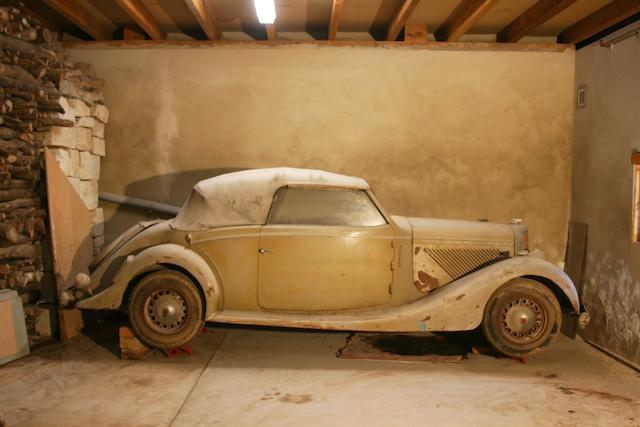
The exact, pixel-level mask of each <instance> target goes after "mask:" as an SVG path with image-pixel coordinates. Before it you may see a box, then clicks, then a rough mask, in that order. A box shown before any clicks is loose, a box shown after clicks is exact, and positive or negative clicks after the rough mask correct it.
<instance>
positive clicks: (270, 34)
mask: <svg viewBox="0 0 640 427" xmlns="http://www.w3.org/2000/svg"><path fill="white" fill-rule="evenodd" d="M265 27H266V29H267V40H269V41H274V40H275V39H276V37H277V34H276V25H275V24H265Z"/></svg>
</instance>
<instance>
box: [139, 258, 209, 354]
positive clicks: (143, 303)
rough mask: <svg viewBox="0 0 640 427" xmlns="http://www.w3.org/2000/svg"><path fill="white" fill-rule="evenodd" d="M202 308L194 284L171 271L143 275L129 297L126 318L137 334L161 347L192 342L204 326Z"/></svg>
mask: <svg viewBox="0 0 640 427" xmlns="http://www.w3.org/2000/svg"><path fill="white" fill-rule="evenodd" d="M202 311H203V310H202V299H201V297H200V292H199V291H198V289H197V288H196V285H195V284H194V283H193V282H192V281H191V280H190V279H189V278H188V277H187V276H185V275H184V274H182V273H180V272H177V271H173V270H162V271H157V272H154V273H151V274H149V275H148V276H145V277H144V278H143V279H142V280H141V281H140V282H139V283H138V284H137V285H136V286H135V288H134V289H133V291H132V292H131V297H130V299H129V321H130V322H131V327H132V328H133V331H134V332H135V334H136V336H137V337H138V339H140V341H142V342H143V343H145V344H146V345H148V346H150V347H155V348H160V349H163V350H166V349H170V348H175V347H180V346H181V345H184V344H186V343H188V342H189V341H191V340H192V339H193V338H194V337H195V336H196V334H197V333H198V332H200V331H201V330H202V327H203V325H204V321H203V320H202Z"/></svg>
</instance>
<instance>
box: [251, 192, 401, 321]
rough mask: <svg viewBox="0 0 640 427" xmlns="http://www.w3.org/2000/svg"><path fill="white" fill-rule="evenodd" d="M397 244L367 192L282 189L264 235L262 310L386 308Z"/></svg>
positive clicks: (260, 269)
mask: <svg viewBox="0 0 640 427" xmlns="http://www.w3.org/2000/svg"><path fill="white" fill-rule="evenodd" d="M393 236H394V231H393V228H392V227H391V226H390V225H389V224H388V223H387V221H386V220H385V218H384V216H383V215H382V214H381V213H380V211H379V210H378V209H377V207H376V206H375V204H374V203H373V202H372V200H371V198H370V197H369V195H368V194H367V192H366V191H362V190H351V189H340V188H331V187H326V188H322V187H312V188H311V187H283V188H281V189H280V190H278V192H277V193H276V195H275V197H274V201H273V205H272V207H271V212H270V214H269V218H268V221H267V224H266V225H265V226H263V227H262V229H261V231H260V242H259V254H260V255H259V257H258V304H259V305H260V306H261V307H262V308H264V309H269V310H287V311H289V310H291V311H315V310H348V309H356V308H365V307H373V306H378V305H382V304H384V303H386V302H387V301H388V300H389V298H390V293H391V283H392V279H393V277H392V273H393V272H392V269H391V265H392V261H393Z"/></svg>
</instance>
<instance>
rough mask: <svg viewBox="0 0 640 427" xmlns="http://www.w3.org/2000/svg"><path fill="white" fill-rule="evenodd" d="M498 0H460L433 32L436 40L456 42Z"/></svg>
mask: <svg viewBox="0 0 640 427" xmlns="http://www.w3.org/2000/svg"><path fill="white" fill-rule="evenodd" d="M496 3H498V0H462V2H461V3H460V4H459V5H458V7H456V8H455V9H454V10H453V12H451V14H450V15H449V16H448V17H447V19H446V20H445V21H444V22H443V23H442V25H440V27H438V29H437V30H436V32H435V36H436V40H438V41H443V42H456V41H458V39H459V38H460V37H461V36H462V35H463V34H464V33H466V32H467V31H468V30H469V28H471V26H472V25H473V24H475V23H476V22H477V21H478V19H480V18H482V17H483V16H484V14H485V13H487V12H488V11H489V9H491V8H492V7H493V6H495V4H496Z"/></svg>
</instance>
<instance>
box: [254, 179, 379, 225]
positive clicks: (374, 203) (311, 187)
mask: <svg viewBox="0 0 640 427" xmlns="http://www.w3.org/2000/svg"><path fill="white" fill-rule="evenodd" d="M296 188H300V189H309V190H326V191H335V190H338V191H339V190H343V191H361V192H363V193H364V194H365V195H366V196H367V199H368V200H369V201H370V202H371V205H372V206H373V207H374V208H375V210H376V212H378V214H379V215H380V217H382V219H383V220H384V224H380V225H374V226H367V225H328V224H272V223H271V215H272V213H273V207H274V206H275V204H276V199H277V197H278V193H279V192H280V191H282V190H286V189H296ZM263 226H265V227H266V226H280V227H283V226H288V227H358V228H364V229H366V228H376V227H387V226H391V222H390V221H389V218H387V215H386V214H385V212H383V211H382V209H380V206H378V203H377V201H376V200H375V199H374V198H373V197H371V194H369V191H366V190H359V189H354V188H343V187H332V186H323V185H283V186H282V187H279V188H278V189H277V190H276V191H275V193H274V194H273V199H272V200H271V206H270V207H269V214H268V215H267V219H266V222H265V223H264V224H263Z"/></svg>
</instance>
